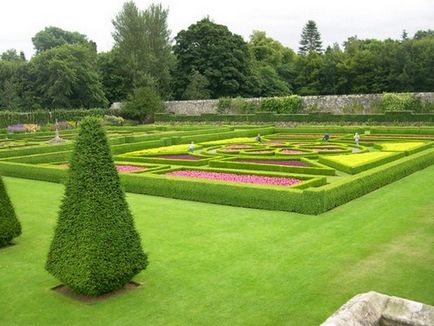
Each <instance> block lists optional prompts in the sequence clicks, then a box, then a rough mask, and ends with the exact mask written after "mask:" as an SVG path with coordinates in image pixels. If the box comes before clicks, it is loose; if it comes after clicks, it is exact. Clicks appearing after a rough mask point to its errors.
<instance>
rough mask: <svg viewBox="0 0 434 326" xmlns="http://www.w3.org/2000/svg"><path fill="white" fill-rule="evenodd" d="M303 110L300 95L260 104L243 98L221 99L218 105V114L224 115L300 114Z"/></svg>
mask: <svg viewBox="0 0 434 326" xmlns="http://www.w3.org/2000/svg"><path fill="white" fill-rule="evenodd" d="M302 109H303V102H302V100H301V97H300V96H298V95H290V96H284V97H269V98H264V99H262V100H260V101H258V102H253V101H249V100H246V99H243V98H241V97H236V98H227V97H224V98H220V99H219V101H218V103H217V112H218V113H219V114H224V113H228V112H233V113H236V114H245V113H254V112H257V111H266V112H274V113H299V112H301V111H302Z"/></svg>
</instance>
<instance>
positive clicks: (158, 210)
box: [0, 166, 434, 325]
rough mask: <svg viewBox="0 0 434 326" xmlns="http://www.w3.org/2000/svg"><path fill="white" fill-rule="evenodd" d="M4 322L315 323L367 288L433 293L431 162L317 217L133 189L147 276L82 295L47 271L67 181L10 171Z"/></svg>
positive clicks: (431, 298)
mask: <svg viewBox="0 0 434 326" xmlns="http://www.w3.org/2000/svg"><path fill="white" fill-rule="evenodd" d="M4 179H5V183H6V186H7V188H8V191H9V193H10V195H11V198H12V201H13V203H14V205H15V207H16V210H17V214H18V216H19V218H20V220H21V222H22V224H23V235H22V236H21V237H20V238H18V239H17V241H16V242H17V245H16V246H12V247H9V248H6V249H2V250H0V325H80V324H82V325H317V324H319V323H321V322H322V321H323V320H325V319H326V318H327V317H328V316H329V315H330V314H331V313H333V312H334V311H335V310H336V309H337V308H338V307H339V306H341V305H342V304H343V303H344V302H345V301H347V300H348V299H349V298H351V297H352V296H354V295H355V294H357V293H361V292H366V291H370V290H375V291H379V292H382V293H386V294H390V295H396V296H402V297H405V298H409V299H412V300H417V301H422V302H425V303H428V304H434V291H433V289H434V270H433V266H434V195H433V189H434V166H432V167H430V168H428V169H425V170H423V171H420V172H417V173H415V174H413V175H411V176H409V177H407V178H404V179H401V180H400V181H398V182H396V183H394V184H391V185H389V186H386V187H383V188H381V189H380V190H378V191H376V192H373V193H370V194H368V195H366V196H364V197H361V198H359V199H357V200H354V201H353V202H350V203H348V204H345V205H342V206H340V207H338V208H337V209H334V210H332V211H329V212H327V213H325V214H322V215H319V216H308V215H300V214H295V213H287V212H275V211H261V210H254V209H246V208H237V207H228V206H219V205H211V204H205V203H196V202H188V201H181V200H173V199H167V198H159V197H151V196H142V195H133V194H130V195H128V201H129V203H130V206H131V209H132V211H133V214H134V216H135V219H136V225H137V228H138V229H139V231H140V233H141V235H142V241H143V246H144V248H145V250H146V251H147V252H148V253H149V257H150V265H149V267H148V269H147V270H146V271H144V272H142V273H141V274H139V275H138V276H137V277H136V280H137V281H140V282H143V287H142V288H140V289H136V290H133V291H131V292H128V293H126V294H124V295H122V296H118V297H114V298H111V299H109V300H107V301H105V302H99V303H95V304H90V305H89V304H84V303H80V302H77V301H74V300H72V299H69V298H66V297H63V296H61V295H59V294H56V293H54V292H53V291H51V290H50V288H51V287H53V286H55V285H57V284H58V281H57V280H55V279H54V278H53V277H51V276H50V275H49V274H48V273H47V272H46V271H45V270H44V264H45V257H46V254H47V251H48V246H49V242H50V239H51V236H52V233H53V227H54V225H55V222H56V214H57V210H58V207H59V203H60V199H61V197H62V194H63V186H62V185H59V184H52V183H46V182H35V181H29V180H23V179H13V178H4Z"/></svg>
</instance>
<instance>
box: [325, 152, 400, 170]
mask: <svg viewBox="0 0 434 326" xmlns="http://www.w3.org/2000/svg"><path fill="white" fill-rule="evenodd" d="M393 155H395V153H389V152H368V153H361V154H348V155H328V156H327V157H326V159H327V160H329V161H333V162H336V163H339V164H343V165H346V166H349V167H356V166H359V165H363V164H366V163H368V162H372V161H377V160H380V159H383V158H386V157H390V156H393Z"/></svg>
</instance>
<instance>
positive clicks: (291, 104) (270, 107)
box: [261, 95, 303, 114]
mask: <svg viewBox="0 0 434 326" xmlns="http://www.w3.org/2000/svg"><path fill="white" fill-rule="evenodd" d="M302 108H303V102H302V100H301V97H300V96H298V95H290V96H284V97H270V98H265V99H263V100H262V101H261V110H262V111H266V112H274V113H280V114H290V113H298V112H300V111H301V110H302Z"/></svg>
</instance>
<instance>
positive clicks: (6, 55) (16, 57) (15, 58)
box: [0, 49, 26, 62]
mask: <svg viewBox="0 0 434 326" xmlns="http://www.w3.org/2000/svg"><path fill="white" fill-rule="evenodd" d="M0 59H1V60H4V61H12V62H24V61H26V56H25V55H24V52H22V51H21V52H20V53H19V54H18V53H17V50H15V49H9V50H6V51H5V52H3V53H2V54H1V56H0Z"/></svg>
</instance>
